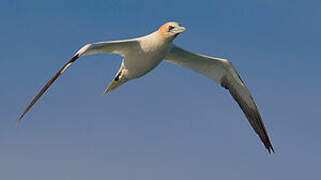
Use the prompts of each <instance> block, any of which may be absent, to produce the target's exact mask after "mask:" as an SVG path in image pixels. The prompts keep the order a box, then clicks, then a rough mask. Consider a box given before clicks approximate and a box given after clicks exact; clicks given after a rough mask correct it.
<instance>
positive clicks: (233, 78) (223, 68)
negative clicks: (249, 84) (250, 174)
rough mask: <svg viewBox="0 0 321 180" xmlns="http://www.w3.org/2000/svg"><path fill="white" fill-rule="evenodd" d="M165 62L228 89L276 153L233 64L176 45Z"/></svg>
mask: <svg viewBox="0 0 321 180" xmlns="http://www.w3.org/2000/svg"><path fill="white" fill-rule="evenodd" d="M165 60H166V61H168V62H171V63H174V64H177V65H181V66H184V67H187V68H190V69H192V70H193V71H196V72H198V73H201V74H203V75H205V76H207V77H208V78H210V79H213V80H214V81H216V82H217V83H219V84H221V85H222V86H223V87H224V88H226V89H228V90H229V91H230V93H231V95H232V96H233V98H234V99H235V100H236V102H237V103H238V104H239V106H240V107H241V109H242V110H243V112H244V114H245V116H246V117H247V119H248V121H249V122H250V124H251V126H252V127H253V129H254V130H255V132H256V133H257V134H258V135H259V137H260V139H261V140H262V142H263V144H264V145H265V147H266V149H267V150H268V151H269V152H271V150H272V151H273V152H274V149H273V147H272V144H271V142H270V140H269V137H268V134H267V132H266V130H265V127H264V124H263V121H262V119H261V116H260V114H259V111H258V109H257V107H256V104H255V102H254V100H253V98H252V96H251V94H250V92H249V90H248V89H247V88H246V86H245V85H244V83H243V81H242V80H241V78H240V76H239V75H238V73H237V72H236V71H235V69H234V67H233V66H232V64H230V63H229V62H228V61H227V60H226V59H220V58H214V57H208V56H203V55H199V54H194V53H191V52H188V51H186V50H184V49H181V48H179V47H177V46H175V45H173V47H172V49H171V50H170V52H169V54H168V55H167V57H166V58H165Z"/></svg>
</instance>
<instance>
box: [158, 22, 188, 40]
mask: <svg viewBox="0 0 321 180" xmlns="http://www.w3.org/2000/svg"><path fill="white" fill-rule="evenodd" d="M185 30H186V28H184V27H182V26H180V24H178V23H177V22H168V23H165V24H163V25H162V26H161V27H160V28H159V29H158V31H157V32H158V33H159V34H160V35H161V36H162V37H164V38H175V37H176V36H177V35H178V34H180V33H181V32H184V31H185Z"/></svg>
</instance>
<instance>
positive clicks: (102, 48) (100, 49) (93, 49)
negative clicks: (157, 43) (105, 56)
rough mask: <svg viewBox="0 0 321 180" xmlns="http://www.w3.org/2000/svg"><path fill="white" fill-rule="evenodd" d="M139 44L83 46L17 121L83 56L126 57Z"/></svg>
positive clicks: (112, 43)
mask: <svg viewBox="0 0 321 180" xmlns="http://www.w3.org/2000/svg"><path fill="white" fill-rule="evenodd" d="M137 44H138V42H137V41H136V40H135V39H132V40H122V41H107V42H98V43H93V44H87V45H85V46H83V47H82V48H81V49H80V50H79V51H78V52H77V53H76V54H75V55H74V56H73V57H72V58H71V59H70V60H69V61H68V62H67V63H66V64H65V65H63V66H62V68H60V70H59V71H58V72H57V73H56V74H55V75H54V76H53V77H52V78H51V79H50V80H49V81H48V82H47V84H46V85H45V86H43V87H42V88H41V90H40V91H39V93H38V94H37V95H36V96H35V97H34V98H33V100H32V101H31V102H30V103H29V105H28V106H27V108H26V109H25V110H24V112H23V113H22V115H21V116H20V117H19V119H18V120H17V123H19V122H20V120H21V119H22V118H23V116H24V115H25V114H26V113H27V112H28V111H29V109H30V108H31V107H32V106H33V105H34V104H35V103H36V102H37V101H38V99H39V98H40V97H41V96H42V95H43V94H44V93H45V92H46V90H47V89H48V88H49V87H50V85H51V84H52V83H53V82H55V80H56V79H57V78H58V77H59V76H60V75H61V74H62V73H63V72H64V71H65V70H66V69H68V68H69V67H70V66H71V64H72V63H74V62H75V61H76V60H77V59H78V58H79V57H80V56H82V55H90V54H98V53H114V54H120V55H122V56H125V55H126V54H127V52H128V51H129V50H130V49H131V48H133V47H134V46H136V45H137Z"/></svg>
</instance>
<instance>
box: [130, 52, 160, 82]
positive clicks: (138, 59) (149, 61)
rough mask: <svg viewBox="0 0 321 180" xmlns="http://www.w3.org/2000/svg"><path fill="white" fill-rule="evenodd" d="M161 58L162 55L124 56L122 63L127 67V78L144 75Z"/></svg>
mask: <svg viewBox="0 0 321 180" xmlns="http://www.w3.org/2000/svg"><path fill="white" fill-rule="evenodd" d="M163 58H164V56H163V55H162V56H161V55H150V56H146V55H144V56H139V55H138V56H131V57H129V58H127V57H126V58H125V59H124V65H125V68H126V69H127V78H129V79H134V78H139V77H141V76H143V75H145V74H146V73H148V72H150V71H151V70H153V69H154V68H155V67H156V66H157V65H158V64H159V63H160V62H162V60H163Z"/></svg>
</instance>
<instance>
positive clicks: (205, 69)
mask: <svg viewBox="0 0 321 180" xmlns="http://www.w3.org/2000/svg"><path fill="white" fill-rule="evenodd" d="M183 31H185V28H184V27H181V26H180V25H179V24H178V23H176V22H169V23H166V24H164V25H163V26H161V27H160V28H159V29H158V30H157V31H156V32H153V33H151V34H149V35H146V36H143V37H139V38H134V39H128V40H120V41H107V42H98V43H93V44H87V45H85V46H84V47H82V48H81V49H80V50H79V51H77V53H76V54H75V55H74V56H73V58H71V59H70V60H69V61H68V62H67V63H66V64H65V65H64V66H63V67H62V68H61V69H60V70H59V71H58V72H57V73H56V74H55V76H54V77H53V78H52V79H50V80H49V81H48V83H47V84H46V85H45V86H44V87H43V88H42V89H41V90H40V92H39V93H38V94H37V96H36V97H35V98H34V99H33V100H32V101H31V103H30V104H29V105H28V107H27V108H26V109H25V111H24V112H23V114H22V115H21V116H20V118H19V119H18V121H19V120H21V119H22V117H23V116H24V115H25V114H26V113H27V112H28V110H29V109H30V108H31V107H32V106H33V104H34V103H35V102H36V101H37V100H38V99H39V98H40V96H41V95H42V94H43V93H44V92H45V91H46V90H47V89H48V88H49V86H50V85H51V84H52V83H53V82H54V81H55V80H56V79H57V78H58V77H59V76H60V75H61V74H62V73H63V72H64V71H65V70H66V69H67V68H68V67H70V65H71V64H72V63H73V62H74V61H75V60H76V59H78V58H79V57H80V56H83V55H90V54H97V53H115V54H119V55H121V56H123V61H122V63H121V67H120V69H119V71H118V72H117V74H116V76H115V78H114V80H113V81H112V82H111V83H110V84H109V86H108V87H107V89H106V90H105V93H107V92H109V91H112V90H114V89H116V88H117V87H119V86H121V85H122V84H124V83H125V82H127V81H129V80H132V79H135V78H139V77H141V76H143V75H145V74H146V73H148V72H150V71H151V70H152V69H154V68H155V67H156V66H157V65H158V64H160V63H161V62H162V61H163V60H164V59H165V60H166V61H168V62H171V63H174V64H177V65H181V66H184V67H187V68H189V69H191V70H193V71H195V72H198V73H201V74H203V75H205V76H207V77H208V78H210V79H212V80H214V81H215V82H217V83H219V84H221V85H222V86H223V87H224V88H226V89H228V90H229V91H230V93H231V95H232V96H233V98H234V99H235V100H236V101H237V103H238V104H239V106H240V107H241V109H242V110H243V112H244V114H245V115H246V117H247V119H248V120H249V122H250V124H251V126H252V127H253V128H254V130H255V132H256V133H257V134H258V135H259V137H260V138H261V140H262V142H263V143H264V145H265V147H266V148H267V150H268V151H269V152H270V151H271V150H272V151H274V150H273V147H272V144H271V142H270V140H269V137H268V135H267V132H266V130H265V127H264V124H263V121H262V119H261V116H260V114H259V112H258V109H257V107H256V104H255V102H254V100H253V98H252V96H251V94H250V92H249V91H248V89H247V88H246V86H245V85H244V83H243V81H242V80H241V78H240V77H239V75H238V73H237V72H236V71H235V69H234V67H233V66H232V65H231V64H230V63H229V61H227V60H226V59H221V58H214V57H209V56H204V55H199V54H195V53H191V52H189V51H186V50H184V49H181V48H179V47H178V46H176V45H174V44H172V42H173V40H174V39H175V37H176V36H177V35H178V34H180V33H181V32H183Z"/></svg>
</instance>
